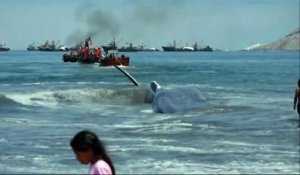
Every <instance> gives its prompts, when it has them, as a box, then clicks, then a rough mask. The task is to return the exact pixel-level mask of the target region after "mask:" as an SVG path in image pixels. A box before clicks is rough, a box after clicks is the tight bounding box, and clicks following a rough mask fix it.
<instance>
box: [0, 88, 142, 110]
mask: <svg viewBox="0 0 300 175" xmlns="http://www.w3.org/2000/svg"><path fill="white" fill-rule="evenodd" d="M145 93H146V89H145V88H123V89H105V88H100V89H99V88H97V89H92V88H83V89H68V90H55V91H40V92H34V93H26V94H21V93H20V94H8V95H7V97H8V98H4V100H6V101H8V102H10V103H13V102H15V103H21V104H24V105H34V106H58V105H60V104H66V105H76V104H103V105H138V104H143V103H144V96H145ZM0 98H1V96H0ZM1 99H3V98H1ZM2 101H3V100H2Z"/></svg>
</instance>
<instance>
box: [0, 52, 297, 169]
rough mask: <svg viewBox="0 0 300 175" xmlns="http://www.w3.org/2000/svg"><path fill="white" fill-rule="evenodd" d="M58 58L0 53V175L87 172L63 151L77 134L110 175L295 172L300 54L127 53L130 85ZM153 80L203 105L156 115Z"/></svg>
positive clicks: (110, 72)
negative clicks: (96, 145)
mask: <svg viewBox="0 0 300 175" xmlns="http://www.w3.org/2000/svg"><path fill="white" fill-rule="evenodd" d="M62 55H63V53H44V52H27V51H9V52H0V173H1V174H2V173H49V174H52V173H80V174H86V173H87V172H88V169H89V167H88V166H87V165H82V164H80V163H79V162H78V161H77V160H76V159H75V156H74V155H73V152H72V150H71V148H70V146H69V141H70V139H71V138H72V137H73V136H74V134H76V133H77V132H78V131H80V130H82V129H89V130H92V131H94V132H95V133H97V135H98V136H99V137H100V139H101V140H103V141H104V142H105V144H106V147H107V150H108V152H109V154H110V156H111V158H112V160H113V162H114V165H115V168H116V172H117V174H125V173H127V174H128V173H135V174H137V173H140V174H144V173H154V174H158V173H160V174H162V173H176V174H183V173H189V174H191V173H196V174H201V173H205V174H215V173H220V174H226V173H227V174H241V173H255V174H258V173H264V174H266V173H278V174H297V173H299V170H300V168H299V118H298V115H297V113H296V111H294V110H293V97H294V90H295V87H296V85H297V81H298V78H299V52H213V53H202V52H197V53H176V52H172V53H164V52H148V53H147V52H138V53H126V55H129V56H130V66H129V67H127V68H126V67H123V69H124V70H126V71H127V72H129V73H130V74H131V75H132V76H133V77H135V79H136V80H138V81H139V82H140V83H141V86H138V87H136V86H134V85H133V84H132V83H131V82H130V81H129V80H128V79H127V78H126V77H125V76H124V75H123V74H122V73H121V72H119V71H118V70H117V69H115V68H113V67H99V66H98V65H97V64H92V65H85V64H78V63H64V62H63V61H62ZM153 80H155V81H157V82H158V83H159V84H160V85H161V86H162V87H163V88H165V89H169V90H178V91H180V89H182V88H185V89H189V88H191V89H197V90H198V92H199V93H201V95H202V96H204V97H205V98H204V99H205V101H204V103H199V104H197V105H198V106H196V108H193V109H192V110H186V111H180V112H175V113H166V114H161V113H155V112H153V110H152V106H151V104H147V103H144V96H145V93H146V91H147V90H148V89H149V83H150V82H151V81H153ZM187 91H188V90H187ZM171 101H172V100H171ZM181 102H182V105H183V107H185V106H184V105H185V102H186V101H185V100H182V101H181ZM177 105H178V104H177Z"/></svg>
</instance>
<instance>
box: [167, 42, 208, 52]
mask: <svg viewBox="0 0 300 175" xmlns="http://www.w3.org/2000/svg"><path fill="white" fill-rule="evenodd" d="M162 48H163V50H164V52H174V51H176V52H212V51H213V49H212V48H211V47H210V46H209V45H207V46H205V47H198V44H197V42H196V43H195V44H194V45H192V46H185V47H179V48H177V47H176V41H175V40H174V41H173V45H169V46H162Z"/></svg>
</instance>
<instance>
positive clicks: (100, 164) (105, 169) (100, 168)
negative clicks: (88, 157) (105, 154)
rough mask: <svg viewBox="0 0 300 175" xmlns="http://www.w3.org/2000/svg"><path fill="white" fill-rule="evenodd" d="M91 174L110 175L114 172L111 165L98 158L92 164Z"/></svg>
mask: <svg viewBox="0 0 300 175" xmlns="http://www.w3.org/2000/svg"><path fill="white" fill-rule="evenodd" d="M89 174H98V175H104V174H105V175H108V174H112V172H111V169H110V167H109V165H108V164H107V163H106V162H105V161H103V160H98V161H97V162H96V163H94V164H92V165H91V168H90V170H89Z"/></svg>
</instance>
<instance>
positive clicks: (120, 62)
mask: <svg viewBox="0 0 300 175" xmlns="http://www.w3.org/2000/svg"><path fill="white" fill-rule="evenodd" d="M116 65H117V66H129V57H127V56H125V55H123V54H122V55H121V56H119V55H118V50H108V52H107V54H106V56H105V57H104V58H102V59H101V60H100V66H116Z"/></svg>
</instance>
